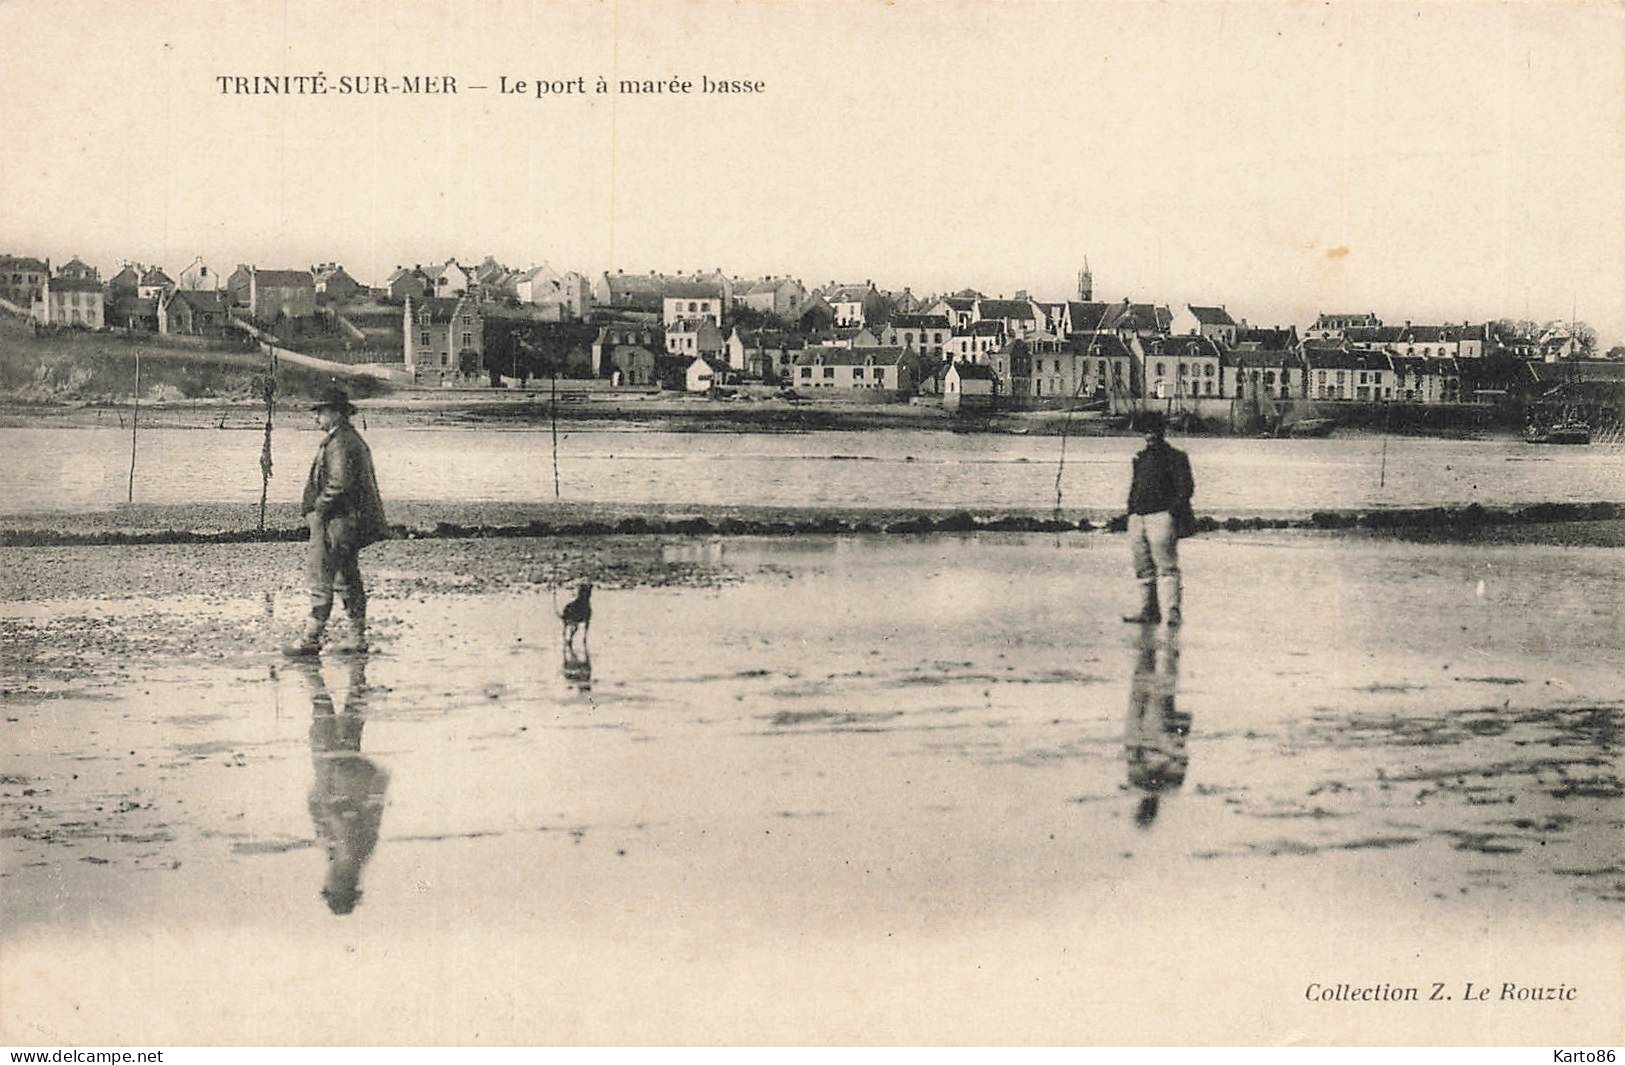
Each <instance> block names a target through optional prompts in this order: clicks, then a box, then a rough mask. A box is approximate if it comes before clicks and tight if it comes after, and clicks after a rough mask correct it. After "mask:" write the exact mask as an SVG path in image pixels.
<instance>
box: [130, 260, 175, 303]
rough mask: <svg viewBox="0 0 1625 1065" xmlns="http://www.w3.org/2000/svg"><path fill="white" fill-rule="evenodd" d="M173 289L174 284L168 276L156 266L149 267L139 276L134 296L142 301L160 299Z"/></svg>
mask: <svg viewBox="0 0 1625 1065" xmlns="http://www.w3.org/2000/svg"><path fill="white" fill-rule="evenodd" d="M174 287H175V282H174V280H173V279H172V278H170V276H169V275H168V274H166V273H164V272H163V270H161V269H159V268H158V267H156V266H149V267H147V269H146V272H145V273H143V274H142V275H141V280H140V282H139V283H138V284H137V285H136V293H135V294H136V295H137V296H140V297H141V298H142V299H144V300H156V299H162V298H163V297H164V295H165V294H166V293H167V292H169V291H170V290H171V289H173V288H174Z"/></svg>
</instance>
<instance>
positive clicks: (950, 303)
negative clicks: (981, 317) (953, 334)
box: [925, 296, 980, 330]
mask: <svg viewBox="0 0 1625 1065" xmlns="http://www.w3.org/2000/svg"><path fill="white" fill-rule="evenodd" d="M978 298H980V297H978V296H943V297H942V298H941V299H938V300H936V301H935V302H933V303H932V304H931V305H930V306H928V307H927V308H926V309H925V313H926V314H929V315H941V316H942V317H944V318H946V319H948V327H949V328H950V329H955V330H958V329H965V328H967V327H969V326H970V324H971V322H972V321H973V320H974V319H975V317H976V301H977V299H978Z"/></svg>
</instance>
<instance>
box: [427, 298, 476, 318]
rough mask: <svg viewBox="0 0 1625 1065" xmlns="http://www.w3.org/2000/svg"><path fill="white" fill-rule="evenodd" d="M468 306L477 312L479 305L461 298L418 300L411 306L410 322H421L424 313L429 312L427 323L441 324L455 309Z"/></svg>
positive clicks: (453, 313) (454, 312) (455, 311)
mask: <svg viewBox="0 0 1625 1065" xmlns="http://www.w3.org/2000/svg"><path fill="white" fill-rule="evenodd" d="M464 304H468V305H469V306H471V307H473V308H474V311H475V313H478V312H479V304H477V303H475V302H474V301H473V300H471V299H467V298H465V297H461V296H432V297H430V298H429V299H425V300H419V301H417V302H416V303H414V304H412V321H414V322H418V321H422V315H423V312H424V311H428V312H429V321H431V322H443V321H446V320H448V319H450V318H451V317H452V316H453V315H455V314H456V313H457V308H458V307H461V306H463V305H464Z"/></svg>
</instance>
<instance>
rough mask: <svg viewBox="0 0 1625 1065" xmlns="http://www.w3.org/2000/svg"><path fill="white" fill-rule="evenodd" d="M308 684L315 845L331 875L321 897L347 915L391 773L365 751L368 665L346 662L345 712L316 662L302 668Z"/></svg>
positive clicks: (357, 890)
mask: <svg viewBox="0 0 1625 1065" xmlns="http://www.w3.org/2000/svg"><path fill="white" fill-rule="evenodd" d="M298 668H299V669H300V670H301V672H303V673H304V675H305V678H306V680H307V682H308V683H309V685H310V756H311V761H312V762H313V764H314V767H315V779H314V780H313V781H312V783H311V786H310V819H311V822H312V823H313V824H314V825H315V827H316V839H317V842H318V843H320V844H322V845H323V846H324V847H326V848H327V877H326V880H325V882H324V883H323V884H322V898H324V899H326V900H327V908H328V909H330V910H332V911H333V912H334V913H336V914H341V915H342V914H347V913H349V912H350V911H352V910H354V909H355V908H356V905H357V904H358V903H360V901H361V871H362V869H363V868H365V866H366V864H367V859H368V858H371V857H372V852H373V848H374V847H376V846H377V845H378V826H379V822H380V821H381V820H382V819H383V816H384V792H385V790H386V789H387V788H388V786H389V773H388V771H387V770H385V769H383V768H382V767H381V766H379V765H378V764H377V763H376V762H374V761H373V760H372V759H371V758H368V757H367V756H366V755H364V754H362V753H361V730H362V728H363V726H365V725H366V721H367V716H366V715H367V695H368V689H367V663H366V660H365V659H360V658H356V659H353V660H352V661H350V662H349V663H348V678H347V679H348V688H347V690H346V694H345V700H344V708H343V710H342V711H339V710H336V709H335V708H334V705H333V695H332V693H331V692H330V691H328V688H327V682H326V680H325V679H324V678H323V677H322V670H321V666H320V665H319V664H318V663H316V662H301V663H299V665H298Z"/></svg>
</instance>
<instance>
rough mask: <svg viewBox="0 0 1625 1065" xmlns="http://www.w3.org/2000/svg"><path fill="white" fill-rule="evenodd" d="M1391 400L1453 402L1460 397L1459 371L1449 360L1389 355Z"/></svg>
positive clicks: (1451, 360) (1402, 401)
mask: <svg viewBox="0 0 1625 1065" xmlns="http://www.w3.org/2000/svg"><path fill="white" fill-rule="evenodd" d="M1388 364H1389V366H1390V367H1392V368H1393V371H1394V394H1393V399H1394V400H1395V401H1396V402H1400V403H1423V404H1433V403H1455V402H1457V401H1459V400H1460V398H1461V371H1460V369H1459V368H1458V366H1457V365H1456V361H1455V360H1454V359H1451V358H1439V357H1438V356H1434V357H1432V358H1427V357H1424V356H1421V355H1390V356H1389V357H1388Z"/></svg>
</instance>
